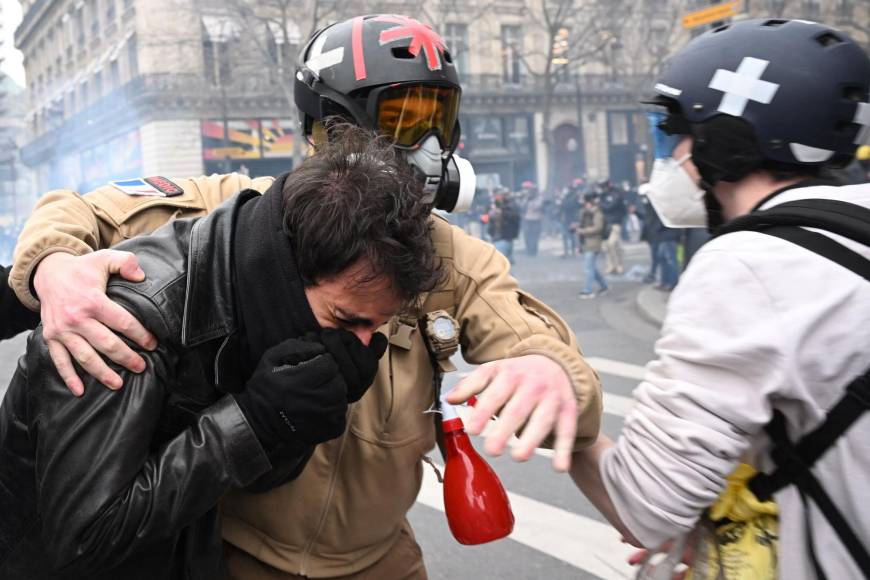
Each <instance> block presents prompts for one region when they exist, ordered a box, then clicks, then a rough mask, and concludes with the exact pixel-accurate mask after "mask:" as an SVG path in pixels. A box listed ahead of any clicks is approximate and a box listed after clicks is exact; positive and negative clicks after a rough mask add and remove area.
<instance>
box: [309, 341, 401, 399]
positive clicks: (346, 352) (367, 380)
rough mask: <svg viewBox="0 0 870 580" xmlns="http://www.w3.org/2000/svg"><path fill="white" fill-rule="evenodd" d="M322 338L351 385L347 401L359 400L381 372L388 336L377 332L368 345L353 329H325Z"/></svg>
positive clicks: (348, 388)
mask: <svg viewBox="0 0 870 580" xmlns="http://www.w3.org/2000/svg"><path fill="white" fill-rule="evenodd" d="M320 340H321V342H323V344H324V345H326V348H327V350H328V351H329V354H331V355H332V358H334V359H335V362H336V363H338V368H339V369H340V370H341V375H342V376H343V377H344V382H345V384H346V385H347V400H348V402H349V403H356V402H357V401H359V400H360V399H362V396H363V395H365V393H366V391H367V390H368V388H369V387H370V386H371V384H372V381H374V380H375V375H376V374H377V372H378V361H379V360H380V359H381V357H382V356H384V352H385V351H386V350H387V337H386V336H384V335H383V334H381V333H380V332H376V333H374V334H373V335H372V340H371V341H370V342H369V345H368V346H366V345H364V344H363V343H362V342H360V340H359V339H358V338H357V337H356V335H355V334H354V333H352V332H348V331H347V330H342V329H337V328H324V329H323V331H322V332H321V333H320Z"/></svg>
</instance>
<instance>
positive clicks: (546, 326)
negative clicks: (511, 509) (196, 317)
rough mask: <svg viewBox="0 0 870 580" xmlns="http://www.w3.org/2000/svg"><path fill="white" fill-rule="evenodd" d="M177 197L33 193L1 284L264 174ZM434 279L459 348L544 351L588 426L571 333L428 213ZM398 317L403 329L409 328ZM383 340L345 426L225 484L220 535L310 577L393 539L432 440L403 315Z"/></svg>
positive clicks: (376, 553) (375, 555)
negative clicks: (282, 474) (286, 463)
mask: <svg viewBox="0 0 870 580" xmlns="http://www.w3.org/2000/svg"><path fill="white" fill-rule="evenodd" d="M174 181H175V183H177V184H178V185H180V186H181V187H182V188H183V189H184V194H183V195H180V196H178V197H172V198H162V197H132V196H128V195H126V194H124V193H122V192H121V191H119V190H116V189H115V188H113V187H111V186H107V187H102V188H100V189H97V190H96V191H93V192H91V193H89V194H87V195H84V196H79V195H78V194H76V193H74V192H71V191H64V190H60V191H53V192H50V193H48V194H46V195H45V197H43V198H42V200H41V201H40V202H39V204H38V205H37V207H36V209H35V210H34V214H33V216H32V217H31V219H30V220H29V221H28V223H27V225H26V226H25V229H24V231H23V232H22V234H21V238H20V241H19V245H18V247H17V248H16V253H15V264H14V269H13V272H12V276H11V284H12V286H13V288H14V290H15V291H16V293H17V294H18V296H19V297H20V298H21V299H22V301H24V302H25V303H26V304H28V305H29V306H31V307H36V306H37V305H38V302H37V301H36V299H35V297H33V296H32V295H31V294H30V288H29V280H30V276H31V272H32V270H33V267H34V266H35V264H36V263H37V262H38V261H39V260H40V259H41V258H42V257H43V256H45V255H46V254H48V253H51V252H56V251H65V252H70V253H73V254H83V253H86V252H90V251H92V250H94V249H97V248H105V247H108V246H111V245H112V244H115V243H117V242H119V241H121V240H123V239H125V238H129V237H132V236H136V235H139V234H142V233H146V232H150V231H152V230H154V229H156V228H157V227H158V226H160V225H161V224H163V223H165V222H166V221H168V220H171V219H173V218H184V217H193V216H200V215H204V214H205V213H207V212H209V211H211V210H213V209H214V208H215V207H216V206H217V205H219V204H220V203H221V202H222V201H223V200H225V199H227V198H228V197H230V196H232V195H233V194H235V193H236V192H238V191H240V190H242V189H245V188H249V187H250V188H254V189H257V190H259V191H261V192H262V191H265V190H266V189H267V188H268V187H269V185H270V184H271V182H272V179H271V178H260V179H255V180H251V179H250V178H248V177H245V176H242V175H238V174H230V175H224V176H219V175H212V176H210V177H200V178H198V179H180V180H174ZM433 224H434V230H433V232H434V233H433V235H434V238H435V243H436V247H437V251H438V253H439V254H440V256H441V257H442V258H443V260H444V266H445V268H446V269H447V276H446V281H445V283H444V284H443V285H442V286H441V287H440V288H438V289H437V290H436V291H434V292H433V293H431V294H430V295H429V296H428V297H427V299H426V302H425V309H426V310H427V311H432V310H437V309H445V310H447V311H449V312H450V314H451V315H452V316H453V317H454V318H456V319H457V320H458V321H459V323H460V326H461V332H462V334H461V345H462V352H463V356H464V358H465V359H466V360H467V361H469V362H471V363H483V362H487V361H491V360H497V359H501V358H505V357H515V356H521V355H526V354H543V355H545V356H548V357H550V358H551V359H553V360H555V361H556V362H558V363H559V364H560V365H561V366H562V367H563V368H564V369H565V371H566V372H567V373H568V375H569V376H570V377H571V381H572V383H573V385H574V388H575V389H576V392H577V397H578V401H579V403H580V409H581V411H582V412H581V414H580V419H579V422H578V428H579V434H578V437H577V442H576V445H577V447H582V446H585V445H587V444H589V443H591V442H592V441H594V439H595V437H596V436H597V434H598V429H599V424H600V419H601V412H602V401H601V390H600V384H599V381H598V377H597V376H596V375H595V373H594V372H593V371H592V369H591V368H590V367H589V366H588V365H587V364H586V362H585V361H584V359H583V357H582V355H581V353H580V351H579V348H578V346H577V342H576V339H575V337H574V335H573V333H572V332H571V330H570V329H569V328H568V327H567V325H566V324H565V322H564V321H563V320H562V319H561V318H560V317H559V316H558V315H557V314H556V313H555V312H553V311H552V310H551V309H550V308H548V307H547V306H546V305H544V304H542V303H541V302H539V301H538V300H536V299H535V298H534V297H532V296H531V295H529V294H527V293H525V292H523V291H522V290H520V289H519V287H518V286H517V282H516V280H515V279H514V278H513V277H511V276H510V274H509V272H508V262H507V260H506V259H505V258H504V257H503V256H502V255H501V254H500V253H498V252H497V251H495V249H494V248H493V247H492V246H491V245H489V244H487V243H485V242H482V241H480V240H478V239H476V238H473V237H471V236H468V235H466V234H465V232H463V230H461V229H459V228H456V227H453V226H450V225H449V224H448V223H447V222H446V221H445V220H443V219H440V218H436V217H433ZM409 327H410V328H409ZM382 330H384V331H385V332H387V333H388V334H389V336H390V348H389V349H388V350H387V353H386V354H385V355H384V357H383V359H381V363H380V364H381V366H380V371H379V373H378V376H377V379H376V380H375V383H374V385H373V386H372V387H371V389H370V390H369V391H368V393H367V394H366V395H365V397H363V399H362V400H361V401H360V402H359V403H357V404H355V405H353V406H352V407H351V409H350V411H349V415H350V417H349V421H348V425H349V428H348V430H347V431H346V432H345V434H344V435H343V436H342V437H340V438H339V439H336V440H334V441H331V442H329V443H326V444H323V445H320V446H319V447H318V448H317V450H316V451H315V453H314V456H313V457H312V459H311V461H310V462H309V464H308V465H307V467H306V468H305V470H304V471H303V473H302V475H301V476H300V477H299V478H298V479H297V480H295V481H293V482H291V483H288V484H286V485H283V486H281V487H279V488H277V489H275V490H272V491H270V492H268V493H264V494H259V495H250V494H246V493H243V492H234V493H231V494H230V495H229V496H228V497H226V499H225V500H224V502H223V516H224V537H225V539H226V540H227V541H229V542H231V543H233V544H235V545H236V546H238V547H240V548H242V549H243V550H245V551H247V552H249V553H250V554H252V555H254V556H256V557H257V558H259V559H260V560H262V561H264V562H267V563H269V564H270V565H272V566H274V567H276V568H279V569H282V570H286V571H288V572H293V573H296V574H303V575H307V576H310V577H314V578H317V577H330V576H339V575H344V574H350V573H353V572H356V571H358V570H361V569H363V568H365V567H367V566H369V565H371V564H372V563H374V562H375V561H377V560H378V559H379V558H380V557H381V556H383V555H384V554H385V553H386V552H387V551H388V550H389V549H390V548H391V547H392V545H393V543H394V542H395V540H396V539H397V538H398V537H399V533H400V531H401V528H402V525H403V523H404V520H405V514H406V513H407V511H408V510H409V509H410V508H411V506H412V505H413V503H414V501H415V499H416V496H417V493H418V491H419V489H420V484H421V480H422V474H423V471H422V470H423V467H422V465H423V464H422V461H421V458H422V457H423V456H424V455H425V454H426V453H428V452H429V451H430V450H432V448H433V447H434V446H435V429H434V422H433V418H432V415H431V414H424V411H426V410H427V409H428V408H429V407H430V405H431V404H432V402H433V398H434V388H433V383H432V379H433V373H434V371H433V368H432V365H431V362H430V358H429V355H428V352H427V350H426V347H425V344H424V342H423V337H422V336H421V332H420V330H419V329H418V328H416V327H415V323H413V322H410V323H407V321H406V322H401V321H400V320H398V319H394V320H392V321H391V322H390V324H389V328H386V327H385V328H384V329H382Z"/></svg>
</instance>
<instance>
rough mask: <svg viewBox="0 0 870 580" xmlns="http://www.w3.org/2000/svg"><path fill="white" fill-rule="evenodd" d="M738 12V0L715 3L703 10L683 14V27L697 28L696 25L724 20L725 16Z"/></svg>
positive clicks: (734, 14) (728, 16)
mask: <svg viewBox="0 0 870 580" xmlns="http://www.w3.org/2000/svg"><path fill="white" fill-rule="evenodd" d="M739 12H740V0H735V1H734V2H724V3H722V4H716V5H714V6H710V7H708V8H704V9H703V10H696V11H694V12H689V13H688V14H686V15H685V16H683V28H697V27H698V26H703V25H705V24H710V23H711V22H716V21H717V20H724V19H725V18H731V17H733V16H737V14H738V13H739Z"/></svg>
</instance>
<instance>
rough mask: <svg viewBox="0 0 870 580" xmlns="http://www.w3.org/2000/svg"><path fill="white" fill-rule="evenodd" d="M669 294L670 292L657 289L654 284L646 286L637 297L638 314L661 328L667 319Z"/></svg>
mask: <svg viewBox="0 0 870 580" xmlns="http://www.w3.org/2000/svg"><path fill="white" fill-rule="evenodd" d="M669 296H670V294H669V293H666V292H662V291H661V290H656V289H655V288H653V287H652V286H644V287H643V288H641V289H640V291H639V292H638V293H637V296H636V297H635V306H636V308H637V312H638V314H640V317H641V318H643V319H644V320H646V321H647V322H649V323H650V324H653V325H655V326H656V327H659V328H660V327H661V325H662V323H663V322H664V320H665V311H666V310H667V307H668V297H669Z"/></svg>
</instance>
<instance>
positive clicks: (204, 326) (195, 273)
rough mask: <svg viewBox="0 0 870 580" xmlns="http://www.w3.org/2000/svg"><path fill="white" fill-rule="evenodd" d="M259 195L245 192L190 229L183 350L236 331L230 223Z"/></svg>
mask: <svg viewBox="0 0 870 580" xmlns="http://www.w3.org/2000/svg"><path fill="white" fill-rule="evenodd" d="M259 195H260V193H259V192H258V191H255V190H253V189H246V190H244V191H242V192H241V193H239V194H238V195H237V196H236V197H234V198H232V199H231V200H230V201H229V202H228V203H224V204H222V205H221V206H220V207H219V208H217V209H216V210H215V211H214V212H212V213H211V214H210V215H208V216H206V217H204V218H201V219H200V220H199V221H198V222H197V223H196V224H195V225H194V226H193V231H192V232H191V234H190V249H189V253H188V256H187V292H186V296H185V300H184V314H183V319H182V328H181V342H182V345H183V346H185V347H193V346H197V345H199V344H202V343H204V342H207V341H209V340H213V339H215V338H220V337H222V336H228V335H231V334H233V333H235V332H236V331H237V330H238V323H237V318H236V314H235V304H234V302H233V286H232V285H233V265H232V255H233V253H232V233H233V223H234V220H235V215H236V213H237V212H238V210H239V208H240V207H241V206H242V205H243V204H244V203H245V202H247V201H248V200H250V199H252V198H254V197H256V196H259Z"/></svg>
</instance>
